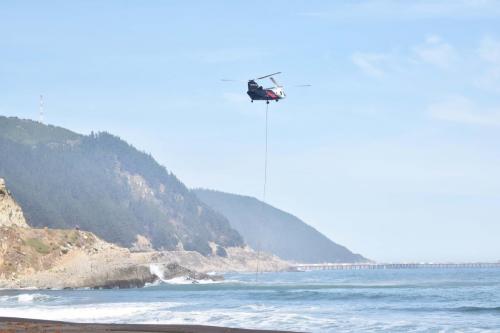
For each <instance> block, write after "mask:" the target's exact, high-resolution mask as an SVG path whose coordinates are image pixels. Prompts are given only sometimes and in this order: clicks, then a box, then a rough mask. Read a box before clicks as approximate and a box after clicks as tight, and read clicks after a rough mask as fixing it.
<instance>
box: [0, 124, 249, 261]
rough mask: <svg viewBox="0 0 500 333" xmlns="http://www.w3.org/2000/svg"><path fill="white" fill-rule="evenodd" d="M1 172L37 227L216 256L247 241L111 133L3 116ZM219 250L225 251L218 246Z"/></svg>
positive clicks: (159, 168)
mask: <svg viewBox="0 0 500 333" xmlns="http://www.w3.org/2000/svg"><path fill="white" fill-rule="evenodd" d="M0 177H2V178H5V181H6V183H7V185H8V186H9V188H10V189H11V191H12V192H13V194H14V196H15V197H16V198H17V200H18V202H19V204H20V205H21V207H22V208H23V210H24V213H25V216H26V218H27V221H28V223H29V224H30V225H32V226H34V227H45V226H47V227H52V228H74V227H75V226H79V227H80V228H81V229H83V230H88V231H91V232H94V233H95V234H97V235H98V236H100V237H102V238H104V239H105V240H107V241H110V242H115V243H117V244H120V245H124V246H130V245H131V244H133V243H134V242H135V241H136V239H137V236H138V235H140V236H144V237H139V239H141V244H142V245H143V246H147V245H148V244H147V243H148V240H149V241H150V243H152V246H153V247H154V248H156V249H160V248H164V249H176V248H184V249H186V250H195V251H198V252H200V253H202V254H211V253H212V252H213V251H215V250H217V249H218V248H217V246H215V248H214V247H213V246H211V244H210V242H213V243H215V244H218V245H219V246H221V247H227V246H239V245H243V240H242V238H241V236H240V235H239V234H238V232H237V231H235V230H234V229H232V228H231V226H230V225H229V222H228V221H227V219H226V218H225V217H224V216H222V215H221V214H219V213H216V212H215V211H214V210H213V209H211V208H210V207H209V206H207V205H206V204H204V203H202V202H201V201H200V200H199V199H198V198H197V196H196V195H195V194H194V193H193V192H191V191H190V190H188V189H187V188H186V186H184V184H183V183H182V182H180V181H179V180H178V179H177V178H176V177H175V175H173V174H172V173H170V172H168V171H167V170H166V169H165V168H164V167H163V166H161V165H159V164H158V163H157V162H156V161H155V160H154V159H153V157H151V156H150V155H148V154H146V153H143V152H141V151H138V150H137V149H135V148H134V147H132V146H131V145H129V144H128V143H126V142H125V141H123V140H121V139H120V138H118V137H116V136H113V135H111V134H108V133H98V134H91V135H88V136H85V135H80V134H77V133H74V132H71V131H69V130H66V129H63V128H60V127H55V126H47V125H43V124H41V123H39V122H34V121H31V120H21V119H18V118H7V117H2V116H0ZM219 253H224V251H223V250H220V249H219Z"/></svg>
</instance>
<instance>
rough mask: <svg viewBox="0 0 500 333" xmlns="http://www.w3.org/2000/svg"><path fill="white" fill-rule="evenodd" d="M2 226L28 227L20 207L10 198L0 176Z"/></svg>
mask: <svg viewBox="0 0 500 333" xmlns="http://www.w3.org/2000/svg"><path fill="white" fill-rule="evenodd" d="M2 226H3V227H10V226H17V227H22V228H29V227H28V224H27V223H26V219H25V218H24V214H23V211H22V209H21V207H19V205H18V204H17V203H16V201H15V200H14V198H12V195H11V194H10V192H9V190H8V189H7V187H6V186H5V180H4V179H2V178H0V227H2Z"/></svg>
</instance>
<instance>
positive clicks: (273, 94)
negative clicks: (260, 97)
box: [266, 90, 278, 98]
mask: <svg viewBox="0 0 500 333" xmlns="http://www.w3.org/2000/svg"><path fill="white" fill-rule="evenodd" d="M266 95H267V97H271V98H278V96H277V95H276V94H275V93H274V92H272V91H271V90H268V91H267V92H266Z"/></svg>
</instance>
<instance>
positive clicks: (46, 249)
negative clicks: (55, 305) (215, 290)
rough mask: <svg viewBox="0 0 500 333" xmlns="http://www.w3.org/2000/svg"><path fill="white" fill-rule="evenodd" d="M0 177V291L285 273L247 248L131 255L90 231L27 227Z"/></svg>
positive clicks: (121, 285) (280, 263)
mask: <svg viewBox="0 0 500 333" xmlns="http://www.w3.org/2000/svg"><path fill="white" fill-rule="evenodd" d="M23 216H24V214H23V211H22V209H21V207H20V206H19V205H18V204H17V202H16V200H14V198H13V196H12V194H11V192H10V191H9V190H8V189H7V188H6V186H5V183H4V180H3V179H2V178H0V289H4V288H9V289H19V288H28V287H29V288H41V289H47V288H56V289H63V288H87V287H88V288H116V287H119V288H128V287H141V286H144V285H145V284H146V283H152V282H154V281H156V280H158V279H163V280H169V279H171V278H186V279H188V280H189V281H192V282H193V283H196V282H198V280H220V279H222V277H221V276H215V275H208V274H205V273H203V272H213V271H215V270H218V271H221V270H225V271H254V270H256V269H257V267H258V269H260V270H264V271H280V270H287V269H288V268H289V264H288V263H286V262H284V261H282V260H280V259H279V258H277V257H274V256H271V255H268V254H260V253H257V252H255V251H253V250H251V249H249V248H248V247H230V248H227V249H226V250H225V251H227V252H226V256H225V257H221V256H202V255H201V254H200V253H198V252H195V251H164V252H159V251H148V252H131V251H130V250H129V249H126V248H123V247H119V246H116V245H114V244H110V243H107V242H105V241H103V240H102V239H99V238H98V237H97V236H95V235H94V234H93V233H91V232H87V231H81V230H75V229H50V228H43V229H40V228H39V229H37V228H30V227H29V226H28V225H27V224H26V222H25V220H24V217H23Z"/></svg>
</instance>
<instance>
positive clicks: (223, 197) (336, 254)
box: [194, 189, 367, 263]
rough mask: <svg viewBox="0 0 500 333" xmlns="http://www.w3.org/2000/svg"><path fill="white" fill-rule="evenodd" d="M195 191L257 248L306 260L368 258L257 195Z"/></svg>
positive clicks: (355, 259) (360, 260) (336, 260)
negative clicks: (266, 202) (254, 196)
mask: <svg viewBox="0 0 500 333" xmlns="http://www.w3.org/2000/svg"><path fill="white" fill-rule="evenodd" d="M194 192H195V193H196V195H197V196H198V197H199V198H200V199H201V200H202V201H204V202H205V203H206V204H208V205H209V206H211V207H212V208H213V209H215V210H217V211H218V212H220V213H222V214H224V216H226V217H227V218H228V219H229V222H230V223H231V226H232V227H233V228H235V229H236V230H237V231H238V232H239V233H240V234H241V235H242V236H243V238H244V240H245V242H247V244H249V245H250V246H251V247H253V248H254V249H260V250H263V251H266V252H270V253H273V254H276V255H278V256H279V257H281V258H283V259H286V260H294V261H298V262H306V263H322V262H346V263H347V262H362V261H367V259H366V258H364V257H363V256H361V255H359V254H355V253H352V252H351V251H349V250H348V249H347V248H345V247H344V246H341V245H339V244H336V243H334V242H333V241H331V240H330V239H328V238H327V237H326V236H324V235H323V234H321V233H320V232H319V231H317V230H316V229H314V228H313V227H311V226H309V225H307V224H306V223H305V222H303V221H301V220H300V219H298V218H297V217H295V216H293V215H291V214H288V213H286V212H284V211H282V210H279V209H277V208H274V207H272V206H270V205H267V204H265V203H263V202H261V201H259V200H257V199H255V198H252V197H247V196H241V195H236V194H230V193H224V192H218V191H212V190H203V189H197V190H194Z"/></svg>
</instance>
